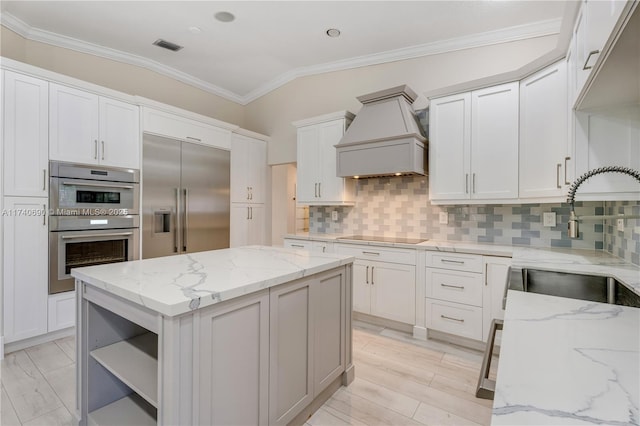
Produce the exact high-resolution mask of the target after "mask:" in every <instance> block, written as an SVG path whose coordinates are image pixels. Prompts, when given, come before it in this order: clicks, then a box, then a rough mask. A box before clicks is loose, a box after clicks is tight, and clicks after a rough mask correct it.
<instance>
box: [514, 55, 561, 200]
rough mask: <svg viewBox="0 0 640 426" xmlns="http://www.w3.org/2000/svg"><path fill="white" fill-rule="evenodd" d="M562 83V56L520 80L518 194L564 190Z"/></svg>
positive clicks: (549, 194)
mask: <svg viewBox="0 0 640 426" xmlns="http://www.w3.org/2000/svg"><path fill="white" fill-rule="evenodd" d="M566 84H567V77H566V62H565V61H564V60H562V61H560V62H558V63H556V64H554V65H552V66H550V67H547V68H545V69H544V70H542V71H540V72H538V73H536V74H534V75H532V76H530V77H528V78H526V79H524V80H522V81H521V82H520V152H519V157H520V183H519V186H520V191H519V195H520V198H539V197H562V196H563V195H565V193H566V185H567V183H566V182H567V179H568V178H569V176H568V175H567V170H566V168H567V166H568V161H569V159H568V158H567V152H566V149H567V142H566V138H567V113H568V108H567V103H566V101H567V91H566Z"/></svg>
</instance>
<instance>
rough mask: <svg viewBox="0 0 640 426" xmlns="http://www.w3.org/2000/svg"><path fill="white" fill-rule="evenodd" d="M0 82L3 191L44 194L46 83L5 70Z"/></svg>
mask: <svg viewBox="0 0 640 426" xmlns="http://www.w3.org/2000/svg"><path fill="white" fill-rule="evenodd" d="M2 84H3V92H4V93H3V96H4V98H3V132H4V133H3V141H4V195H5V196H24V197H47V196H48V195H49V194H48V187H49V174H48V173H49V172H48V171H49V83H48V82H46V81H44V80H40V79H37V78H33V77H29V76H26V75H22V74H18V73H14V72H11V71H6V72H5V73H4V79H3V83H2Z"/></svg>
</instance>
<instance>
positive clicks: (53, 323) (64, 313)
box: [47, 291, 76, 332]
mask: <svg viewBox="0 0 640 426" xmlns="http://www.w3.org/2000/svg"><path fill="white" fill-rule="evenodd" d="M47 317H48V321H47V324H48V326H47V330H48V331H49V332H52V331H56V330H62V329H64V328H69V327H73V326H75V325H76V292H75V291H66V292H64V293H58V294H52V295H50V296H49V307H48V309H47Z"/></svg>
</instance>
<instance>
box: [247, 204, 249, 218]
mask: <svg viewBox="0 0 640 426" xmlns="http://www.w3.org/2000/svg"><path fill="white" fill-rule="evenodd" d="M247 220H249V207H247Z"/></svg>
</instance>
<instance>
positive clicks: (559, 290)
mask: <svg viewBox="0 0 640 426" xmlns="http://www.w3.org/2000/svg"><path fill="white" fill-rule="evenodd" d="M509 289H510V290H518V291H525V292H531V293H540V294H548V295H551V296H559V297H567V298H570V299H580V300H589V301H593V302H601V303H612V304H615V305H623V306H633V307H636V308H638V307H640V295H638V294H636V293H634V292H633V291H632V290H630V289H629V288H627V287H626V286H625V285H624V284H621V283H619V282H618V281H616V280H615V279H614V278H612V277H603V276H597V275H583V274H576V273H569V272H555V271H545V270H540V269H531V268H525V269H513V270H512V271H511V276H510V279H509Z"/></svg>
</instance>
